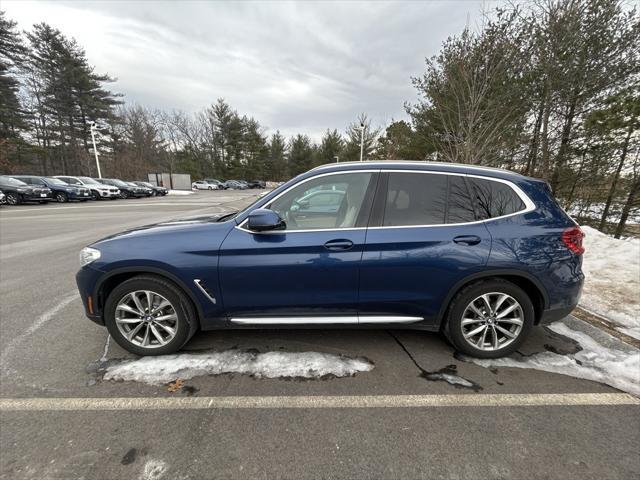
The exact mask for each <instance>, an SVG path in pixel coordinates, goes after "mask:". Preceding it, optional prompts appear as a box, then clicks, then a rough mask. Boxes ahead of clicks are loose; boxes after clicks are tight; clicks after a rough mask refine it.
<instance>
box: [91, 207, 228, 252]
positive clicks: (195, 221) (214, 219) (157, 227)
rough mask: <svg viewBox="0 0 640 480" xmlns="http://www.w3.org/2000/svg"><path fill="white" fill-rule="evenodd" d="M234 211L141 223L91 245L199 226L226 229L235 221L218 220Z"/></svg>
mask: <svg viewBox="0 0 640 480" xmlns="http://www.w3.org/2000/svg"><path fill="white" fill-rule="evenodd" d="M231 213H234V212H233V211H229V212H216V213H212V214H210V215H198V216H192V217H185V218H179V219H173V220H167V221H164V222H160V223H154V224H150V225H143V226H141V227H136V228H132V229H129V230H125V231H123V232H120V233H116V234H114V235H110V236H108V237H105V238H103V239H101V240H98V241H97V242H95V243H94V244H93V245H100V244H105V243H109V242H112V241H114V240H120V239H134V238H145V239H146V238H148V237H150V236H161V235H165V234H173V233H180V232H185V233H186V232H192V231H193V230H194V229H197V230H199V229H201V228H211V227H213V228H217V227H220V229H221V230H225V231H226V230H227V229H228V228H229V226H230V225H233V226H235V222H234V221H233V220H229V221H224V222H218V220H219V219H220V218H222V217H224V216H225V215H229V214H231Z"/></svg>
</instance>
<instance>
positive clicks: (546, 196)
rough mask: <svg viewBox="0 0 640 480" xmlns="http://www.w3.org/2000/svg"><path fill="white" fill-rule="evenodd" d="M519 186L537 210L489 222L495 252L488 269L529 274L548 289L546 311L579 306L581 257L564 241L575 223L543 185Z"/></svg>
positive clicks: (524, 182)
mask: <svg viewBox="0 0 640 480" xmlns="http://www.w3.org/2000/svg"><path fill="white" fill-rule="evenodd" d="M518 186H519V187H520V188H521V189H522V190H523V191H524V192H525V193H526V194H527V195H528V196H529V198H530V199H531V200H532V201H533V202H534V204H535V205H536V209H535V210H534V211H531V212H528V213H524V214H519V215H513V216H510V217H506V218H498V219H495V220H488V221H487V222H486V226H487V228H488V229H489V232H490V234H491V236H492V239H493V242H492V249H491V255H490V256H489V261H488V262H487V268H489V269H492V268H495V269H505V270H511V269H513V270H520V271H526V272H527V273H529V274H531V275H533V276H534V277H536V279H538V280H539V281H540V283H541V284H542V286H543V287H544V288H545V290H546V292H543V293H546V296H547V299H548V304H547V305H545V308H546V309H556V308H567V307H572V306H575V304H577V302H578V299H579V296H580V292H581V289H582V282H583V280H584V275H583V273H582V256H579V255H575V254H573V253H572V252H571V251H570V250H569V249H568V248H567V247H566V245H565V244H564V242H563V241H562V233H563V232H564V230H565V229H567V228H569V227H572V226H574V225H575V222H574V221H573V220H572V219H571V218H570V217H569V216H568V215H567V214H566V213H565V212H564V211H563V210H562V209H561V208H560V207H559V206H558V204H557V203H556V202H555V200H554V199H553V197H551V194H550V193H548V192H547V191H546V187H545V186H544V184H543V183H542V182H536V183H529V182H526V181H522V182H519V183H518Z"/></svg>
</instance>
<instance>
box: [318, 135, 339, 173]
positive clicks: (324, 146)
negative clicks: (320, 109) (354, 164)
mask: <svg viewBox="0 0 640 480" xmlns="http://www.w3.org/2000/svg"><path fill="white" fill-rule="evenodd" d="M343 148H344V140H343V139H342V135H340V133H338V130H336V129H334V130H329V129H327V130H326V131H325V132H324V135H323V136H322V140H321V141H320V146H319V148H318V152H317V155H316V159H317V161H316V163H317V164H318V165H323V164H325V163H335V162H336V160H337V161H339V160H341V159H340V155H341V154H342V149H343Z"/></svg>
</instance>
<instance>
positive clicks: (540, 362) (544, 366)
mask: <svg viewBox="0 0 640 480" xmlns="http://www.w3.org/2000/svg"><path fill="white" fill-rule="evenodd" d="M548 328H549V329H551V330H552V331H554V332H556V333H559V334H560V335H564V336H565V337H569V338H571V339H573V340H575V341H576V342H578V343H579V345H580V347H582V350H580V351H578V352H576V353H572V354H567V355H559V354H557V353H553V352H542V353H536V354H534V355H531V356H529V357H523V358H522V359H515V358H511V357H505V358H496V359H491V360H482V359H478V358H467V360H469V361H471V362H473V363H475V364H477V365H481V366H483V367H514V368H533V369H535V370H542V371H545V372H552V373H560V374H563V375H569V376H571V377H576V378H584V379H586V380H593V381H595V382H600V383H605V384H607V385H611V386H612V387H615V388H617V389H619V390H624V391H625V392H629V393H632V394H634V395H640V350H638V349H635V348H633V347H629V346H627V345H626V344H622V342H619V341H618V340H616V339H614V338H613V337H611V336H610V335H608V334H606V333H604V332H602V331H598V333H597V335H598V336H600V338H599V339H598V340H600V341H597V340H596V339H595V338H594V337H596V332H594V331H592V332H590V333H591V335H593V336H591V335H588V334H587V333H585V332H582V331H578V330H574V329H572V328H570V327H569V326H567V325H566V324H565V323H564V321H562V322H555V323H553V324H551V325H549V326H548ZM585 328H589V326H587V325H586V324H585ZM591 328H593V329H595V327H591ZM603 340H604V341H603Z"/></svg>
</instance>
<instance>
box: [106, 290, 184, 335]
mask: <svg viewBox="0 0 640 480" xmlns="http://www.w3.org/2000/svg"><path fill="white" fill-rule="evenodd" d="M115 317H116V318H115V320H116V326H117V327H118V330H119V332H120V333H121V334H122V335H123V336H124V338H126V339H127V340H128V341H129V342H131V343H132V344H134V345H137V346H139V347H143V348H158V347H162V346H164V345H166V344H168V343H169V342H171V340H173V338H174V337H175V336H176V332H177V331H178V314H177V312H176V310H175V308H174V307H173V305H172V304H171V302H169V300H167V299H166V298H165V297H163V296H162V295H160V294H158V293H156V292H153V291H151V290H136V291H133V292H129V293H127V294H126V295H125V296H123V297H122V298H121V299H120V300H119V301H118V304H117V305H116V315H115Z"/></svg>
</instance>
